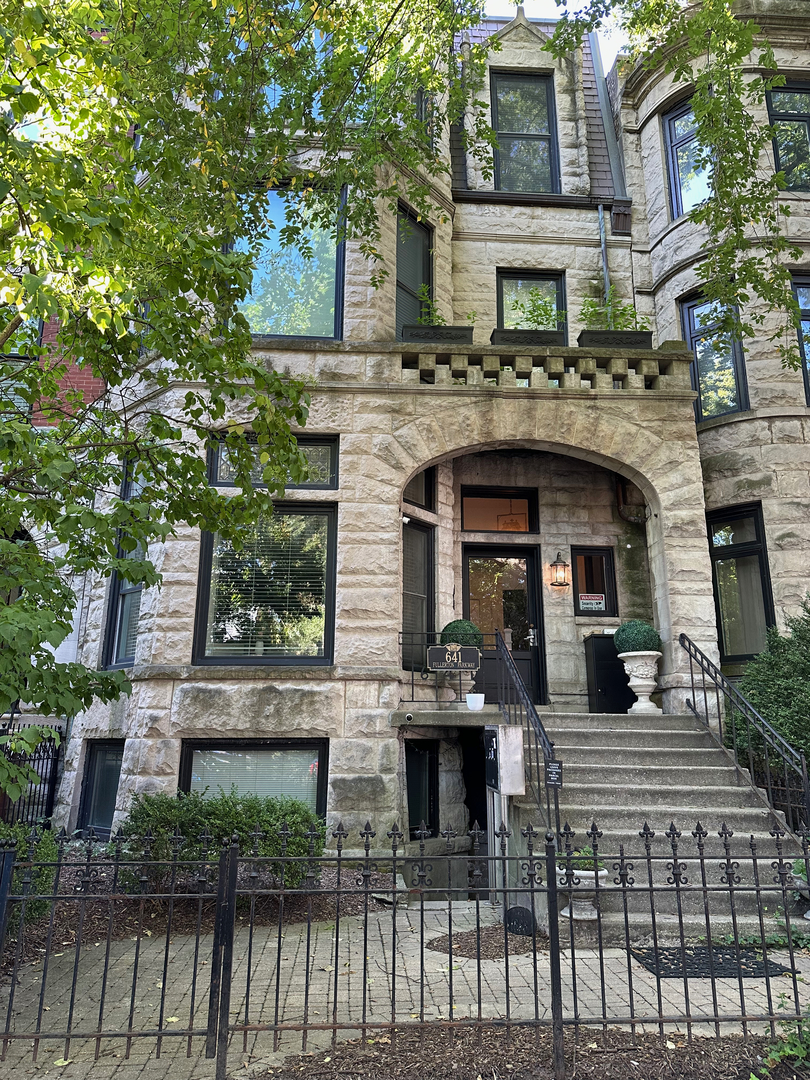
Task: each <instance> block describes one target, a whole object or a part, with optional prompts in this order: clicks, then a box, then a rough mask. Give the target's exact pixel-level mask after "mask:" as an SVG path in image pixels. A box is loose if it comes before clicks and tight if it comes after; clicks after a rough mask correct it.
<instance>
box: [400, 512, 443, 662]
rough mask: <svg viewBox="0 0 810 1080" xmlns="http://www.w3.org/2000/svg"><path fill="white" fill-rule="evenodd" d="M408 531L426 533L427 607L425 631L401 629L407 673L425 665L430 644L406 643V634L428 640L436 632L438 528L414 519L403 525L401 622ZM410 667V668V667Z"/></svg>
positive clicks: (402, 620)
mask: <svg viewBox="0 0 810 1080" xmlns="http://www.w3.org/2000/svg"><path fill="white" fill-rule="evenodd" d="M407 529H413V530H414V531H415V532H421V533H424V534H425V535H426V536H427V538H428V542H427V565H426V566H425V583H426V585H427V592H426V596H427V605H426V611H425V616H426V617H425V628H424V630H423V631H419V630H416V631H414V630H406V629H405V627H404V626H402V627H401V630H402V634H403V638H402V665H403V668H404V669H405V670H406V671H412V670H416V667H417V665H418V666H419V667H422V666H423V665H424V663H425V657H426V656H427V653H426V652H425V644H429V641H426V643H425V644H423V643H421V642H409V641H405V637H404V635H405V634H413V633H424V634H425V636H426V638H429V637H430V635H432V634H435V632H436V526H435V525H430V524H428V523H426V522H424V521H417V520H415V519H414V518H413V517H411V518H410V521H407V522H404V521H403V523H402V576H401V582H402V588H401V602H402V618H401V622H404V621H405V532H406V530H407ZM409 665H410V666H409Z"/></svg>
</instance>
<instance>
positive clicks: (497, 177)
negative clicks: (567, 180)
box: [489, 68, 561, 195]
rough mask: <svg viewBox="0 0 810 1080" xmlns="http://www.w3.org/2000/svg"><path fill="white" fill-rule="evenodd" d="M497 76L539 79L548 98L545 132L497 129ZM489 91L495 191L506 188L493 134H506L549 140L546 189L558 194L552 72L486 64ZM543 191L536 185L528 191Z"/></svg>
mask: <svg viewBox="0 0 810 1080" xmlns="http://www.w3.org/2000/svg"><path fill="white" fill-rule="evenodd" d="M500 76H505V77H507V78H510V79H514V78H521V79H525V80H527V81H528V80H530V79H531V80H537V79H540V80H543V81H544V82H545V83H546V85H547V87H548V90H547V101H548V127H549V134H548V135H535V134H526V132H521V131H501V130H500V128H499V127H498V90H497V83H498V78H499V77H500ZM489 92H490V101H491V102H492V130H493V131H494V132H495V138H496V145H495V150H494V158H495V161H494V166H495V171H494V182H495V190H496V191H506V190H509V189H507V188H503V187H501V159H500V147H499V146H498V144H497V138H498V136H499V135H504V136H506V137H507V138H516V139H535V140H536V141H538V142H545V141H548V143H549V168H550V170H551V187H550V188H549V189H547V193H548V194H551V195H559V194H560V190H561V178H560V146H559V141H560V139H559V131H558V128H557V106H556V101H555V95H554V73H553V72H549V71H526V70H525V68H520V69H510V68H490V72H489ZM538 193H546V189H539V192H533V193H532V194H538ZM518 194H529V193H528V192H519V193H518Z"/></svg>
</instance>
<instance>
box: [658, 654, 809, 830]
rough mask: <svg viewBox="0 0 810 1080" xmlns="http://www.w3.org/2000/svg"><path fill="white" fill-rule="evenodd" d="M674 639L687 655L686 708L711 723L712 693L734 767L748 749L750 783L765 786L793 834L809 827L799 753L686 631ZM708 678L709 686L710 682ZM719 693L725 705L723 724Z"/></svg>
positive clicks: (719, 728) (719, 730) (721, 734)
mask: <svg viewBox="0 0 810 1080" xmlns="http://www.w3.org/2000/svg"><path fill="white" fill-rule="evenodd" d="M678 641H679V642H680V644H681V646H682V648H683V649H685V650H686V653H687V655H688V656H689V677H690V680H691V684H692V700H689V699H687V701H686V706H687V708H688V709H689V710H690V712H692V713H693V714H694V715H695V716H696V717H697V718H698V720H700V721H701V723H703V724H705V725H706V726H707V727H709V726H710V724H709V712H710V710H709V698H710V696H713V697H714V699H715V708H716V718H717V733H718V736H719V738H720V741H721V742H722V743H723V744H724V745H726V746H729V744H730V748H731V749H733V751H734V757H735V759H736V761H737V764H738V765H740V756H741V752H742V753H743V754H745V752H746V751H747V756H748V766H747V768H748V772H749V776H750V781H751V785H752V786H753V787H756V788H764V790H765V791H766V792H767V796H768V802H769V803H770V804H771V806H772V807H773V808H774V810H777V811H781V812H782V813H784V814H785V818H786V820H787V823H788V826H789V827H790V828H791V829H793V831H794V832H797V831H800V830H803V829H807V828H808V827H809V826H810V781H808V775H807V762H806V760H805V756H804V753H803V751H801V750H797V749H796V748H795V747H793V746H791V745H790V743H789V742H788V741H787V739H785V738H784V737H783V736H782V735H780V734H779V732H778V731H776V729H775V728H774V727H772V725H771V724H769V723H768V721H767V720H766V719H765V718H764V717H763V716H762V715H761V714H760V713H758V712H757V710H756V709H755V708H754V706H753V705H752V704H751V702H750V701H748V699H747V698H745V697H744V696H743V695H742V694H741V693H740V691H739V690H738V689H737V688H736V687H735V686H733V685H732V684H731V683H730V682H729V681H728V679H727V678H726V677H725V675H723V673H722V671H720V669H719V668H718V667H717V666H716V665H715V664H714V663H712V661H711V660H710V659H709V657H708V656H706V654H705V653H704V652H703V651H702V650H701V649H700V648H698V646H697V645H695V643H694V641H692V640H691V639H690V638H689V637H687V635H686V634H681V635H680V636H679V638H678ZM695 665H697V667H698V668H699V670H700V673H701V675H700V686H699V687H698V686H696V684H695ZM707 680H708V683H709V684H710V685H708V686H707ZM701 690H702V693H703V710H704V711H703V713H702V714H701V713H700V712H699V711H698V708H697V704H696V703H697V695H698V692H700V691H701ZM721 695H722V701H723V702H724V704H725V713H726V717H725V719H726V723H725V727H724V724H723V712H724V709H723V705H722V704H721ZM740 728H742V732H740V730H739V729H740ZM743 734H744V736H745V739H744V741H743ZM752 734H753V738H752ZM772 758H775V761H773V762H772ZM791 781H793V782H792V783H791Z"/></svg>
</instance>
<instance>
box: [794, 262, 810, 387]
mask: <svg viewBox="0 0 810 1080" xmlns="http://www.w3.org/2000/svg"><path fill="white" fill-rule="evenodd" d="M799 288H806V289H810V274H794V275H793V296H794V298H795V300H796V302H797V303H798V302H799V296H798V289H799ZM799 310H800V312H801V314H802V317H803V318H804V317H805V316H806V318H807V320H808V321H810V307H807V308H801V307H800V308H799ZM797 334H798V336H799V354H800V356H801V358H802V378H803V379H804V399H805V402H806V404H807V405H810V338H808V340H807V341H805V339H804V334H803V333H802V331H801V329H799V330H798V331H797Z"/></svg>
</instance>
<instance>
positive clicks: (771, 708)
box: [737, 594, 810, 754]
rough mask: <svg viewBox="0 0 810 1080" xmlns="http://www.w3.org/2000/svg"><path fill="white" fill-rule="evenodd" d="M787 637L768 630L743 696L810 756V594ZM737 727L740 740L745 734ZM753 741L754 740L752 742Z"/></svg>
mask: <svg viewBox="0 0 810 1080" xmlns="http://www.w3.org/2000/svg"><path fill="white" fill-rule="evenodd" d="M785 622H786V623H787V629H788V633H787V634H784V635H783V634H780V633H779V631H778V630H777V629H776V628H775V627H773V628H771V629H770V630H768V636H767V644H766V646H765V651H764V652H761V653H760V654H759V656H756V657H754V659H753V660H750V661H749V662H748V664H747V665H746V668H745V675H744V676H743V678H742V681H741V682H740V692H741V693H742V694H743V696H744V697H746V698H748V700H749V701H750V702H751V704H752V705H753V706H754V708H755V709H756V710H757V712H758V713H761V715H762V716H763V717H764V718H765V719H766V720H767V721H768V723H769V724H770V725H771V726H772V727H774V728H776V730H777V731H778V732H779V734H780V735H781V736H782V737H783V738H785V739H787V741H788V742H789V743H790V744H791V746H793V747H795V749H796V750H803V751H804V752H805V754H810V594H808V595H807V597H806V598H805V600H804V601H803V603H802V611H801V614H800V615H794V616H788V618H787V619H786V620H785ZM742 732H743V728H742V725H739V726H738V733H737V734H738V740H739V736H740V735H741V734H742ZM752 741H753V740H752Z"/></svg>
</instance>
